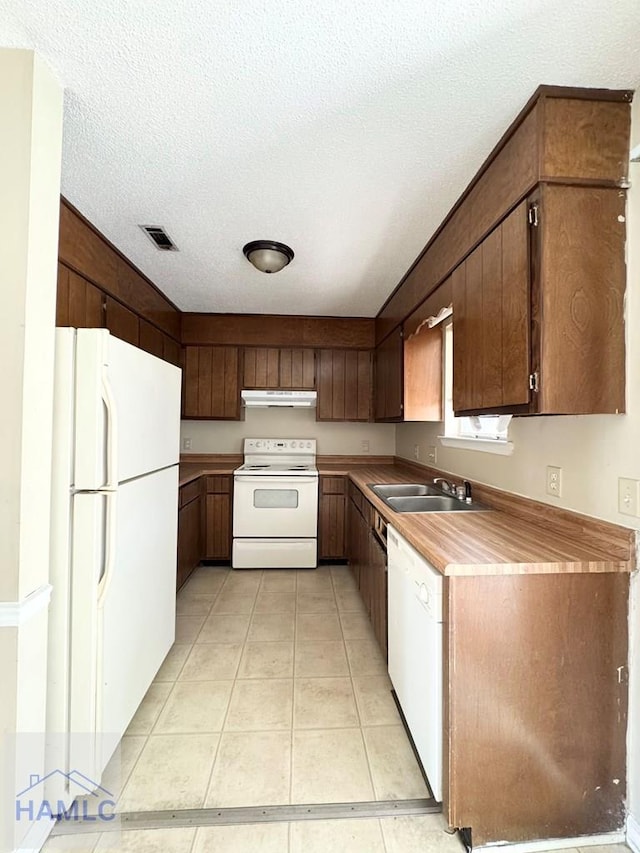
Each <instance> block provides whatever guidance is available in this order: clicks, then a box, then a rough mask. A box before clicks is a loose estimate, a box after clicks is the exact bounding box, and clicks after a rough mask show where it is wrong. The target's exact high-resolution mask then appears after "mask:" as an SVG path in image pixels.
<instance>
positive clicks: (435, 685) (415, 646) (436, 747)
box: [387, 525, 443, 801]
mask: <svg viewBox="0 0 640 853" xmlns="http://www.w3.org/2000/svg"><path fill="white" fill-rule="evenodd" d="M387 557H388V585H389V626H388V643H389V648H388V654H389V676H390V678H391V681H392V683H393V686H394V689H395V691H396V696H397V698H398V702H399V703H400V706H401V708H402V711H403V713H404V716H405V720H406V722H407V725H408V727H409V731H410V732H411V736H412V738H413V742H414V744H415V746H416V750H417V752H418V755H419V756H420V760H421V762H422V766H423V768H424V771H425V773H426V775H427V779H428V780H429V785H430V786H431V791H432V792H433V796H434V798H435V799H436V800H438V801H441V800H442V742H443V737H442V575H441V574H440V572H438V571H437V569H434V567H433V566H432V565H431V564H430V563H428V562H427V560H425V559H424V557H422V556H421V555H420V554H418V552H417V551H416V550H415V548H414V547H413V546H412V545H410V544H409V543H408V542H407V541H406V539H403V538H402V536H400V534H399V533H398V531H397V530H394V528H393V527H392V526H391V525H388V526H387Z"/></svg>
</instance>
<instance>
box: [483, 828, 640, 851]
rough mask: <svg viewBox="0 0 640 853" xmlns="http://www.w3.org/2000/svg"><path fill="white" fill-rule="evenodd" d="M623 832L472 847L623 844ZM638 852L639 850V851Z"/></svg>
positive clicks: (514, 848)
mask: <svg viewBox="0 0 640 853" xmlns="http://www.w3.org/2000/svg"><path fill="white" fill-rule="evenodd" d="M624 842H625V835H624V832H608V833H606V835H580V836H578V837H577V838H549V839H546V840H544V841H524V842H522V843H521V844H508V843H504V842H497V843H496V844H485V845H482V846H480V847H475V846H474V848H473V850H474V853H475V851H476V850H487V851H497V850H500V851H502V850H504V851H505V853H543V851H544V853H546V851H547V850H567V849H570V850H573V849H575V848H576V847H580V848H582V847H595V846H596V845H603V846H606V845H607V844H624ZM639 853H640V851H639Z"/></svg>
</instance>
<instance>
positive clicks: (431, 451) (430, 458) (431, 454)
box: [427, 444, 438, 465]
mask: <svg viewBox="0 0 640 853" xmlns="http://www.w3.org/2000/svg"><path fill="white" fill-rule="evenodd" d="M437 461H438V457H437V453H436V446H435V444H430V445H429V447H427V462H430V463H431V464H432V465H435V464H436V462H437Z"/></svg>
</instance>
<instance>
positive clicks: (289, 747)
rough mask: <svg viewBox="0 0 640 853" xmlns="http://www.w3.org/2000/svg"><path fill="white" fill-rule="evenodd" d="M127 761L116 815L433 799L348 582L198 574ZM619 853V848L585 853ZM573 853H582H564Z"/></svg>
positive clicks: (293, 847) (310, 839) (198, 847)
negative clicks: (174, 640)
mask: <svg viewBox="0 0 640 853" xmlns="http://www.w3.org/2000/svg"><path fill="white" fill-rule="evenodd" d="M177 614H178V615H177V619H176V643H175V645H174V646H173V648H172V649H171V651H170V652H169V655H168V656H167V659H166V660H165V662H164V664H163V665H162V668H161V669H160V672H159V673H158V675H157V678H156V680H155V682H154V683H153V685H152V686H151V688H150V689H149V691H148V693H147V696H146V697H145V699H144V701H143V702H142V704H141V706H140V708H139V710H138V712H137V713H136V715H135V717H134V719H133V721H132V723H131V725H130V727H129V729H128V731H127V733H126V735H125V737H124V738H123V741H122V749H121V769H120V781H119V784H116V783H115V780H113V781H111V784H112V788H111V790H113V788H114V787H115V788H116V792H115V793H116V797H117V799H118V807H119V810H121V811H138V810H149V809H170V808H198V807H201V806H207V807H231V806H252V805H276V804H289V803H324V802H356V801H362V800H373V799H398V798H401V799H406V798H415V797H426V796H428V791H427V788H426V786H425V784H424V781H423V779H422V776H421V773H420V770H419V768H418V765H417V763H416V760H415V758H414V755H413V752H412V750H411V747H410V745H409V741H408V739H407V736H406V734H405V732H404V729H403V728H402V725H401V721H400V718H399V716H398V712H397V710H396V707H395V704H394V702H393V699H392V697H391V693H390V689H391V685H390V682H389V679H388V676H387V674H386V665H385V661H384V659H383V657H382V655H381V653H380V651H379V649H378V646H377V643H376V640H375V638H374V636H373V633H372V630H371V626H370V623H369V620H368V617H367V615H366V613H365V611H364V607H363V605H362V601H361V599H360V596H359V593H358V591H357V589H356V588H355V585H354V582H353V579H352V576H351V574H350V572H349V570H348V569H347V568H345V567H343V566H337V567H323V568H319V569H317V570H315V571H295V570H289V571H275V570H273V571H264V572H262V571H242V572H233V571H231V570H230V569H226V568H211V567H201V568H199V569H197V570H196V571H195V572H194V574H193V575H192V577H191V578H190V580H189V581H188V583H187V584H186V585H185V587H184V588H183V589H182V590H181V591H180V593H179V595H178V607H177ZM445 829H446V827H445V824H444V819H443V818H442V816H441V815H427V816H424V817H407V818H386V819H382V820H344V821H335V820H329V821H309V822H307V821H303V822H298V823H291V824H287V823H282V824H264V825H251V826H230V827H213V828H207V829H198V830H193V829H168V830H147V831H139V832H126V833H122V835H121V836H120V839H121V840H120V841H119V842H118V845H117V847H116V848H114V846H113V841H114V838H113V836H110V835H109V834H108V833H104V834H103V835H102V836H100V835H91V836H82V837H78V836H75V837H73V838H70V837H67V838H66V839H62V838H61V839H56V841H55V843H54V842H53V841H50V842H49V843H48V845H47V846H46V847H45V850H47V851H53V850H57V851H65V853H66V851H71V850H76V851H86V853H89V851H91V853H93V851H102V850H108V849H111V850H114V849H120V850H122V851H127V853H134V851H135V853H161V851H162V853H165V851H167V853H209V851H216V853H226V851H229V853H244V851H247V853H249V851H251V853H302V851H304V853H316V851H318V853H319V851H323V853H324V851H330V850H343V851H346V853H377V851H380V853H414V851H415V853H418V851H420V853H431V851H434V853H435V851H442V853H447V851H452V853H460V851H461V850H462V849H463V848H462V845H461V844H460V841H459V840H458V838H457V837H455V836H450V835H448V834H447V833H446V832H445ZM585 850H588V851H590V853H604V851H605V850H606V853H618V851H626V848H625V847H622V846H613V847H607V848H604V847H602V848H596V847H591V848H585ZM569 853H577V851H575V850H574V851H569Z"/></svg>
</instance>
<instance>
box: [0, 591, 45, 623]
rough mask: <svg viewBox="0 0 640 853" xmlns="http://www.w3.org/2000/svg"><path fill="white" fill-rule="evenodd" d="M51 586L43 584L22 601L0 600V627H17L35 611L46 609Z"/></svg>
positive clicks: (26, 620)
mask: <svg viewBox="0 0 640 853" xmlns="http://www.w3.org/2000/svg"><path fill="white" fill-rule="evenodd" d="M52 591H53V587H52V586H51V584H48V583H47V584H44V585H43V586H40V587H38V589H36V590H34V591H33V592H32V593H30V594H29V595H28V596H27V597H26V598H23V599H22V601H0V628H17V627H18V626H20V625H23V624H24V623H25V622H28V621H29V619H31V618H32V617H33V616H35V615H36V613H39V612H40V611H41V610H46V608H47V607H48V606H49V602H50V600H51V593H52Z"/></svg>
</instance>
